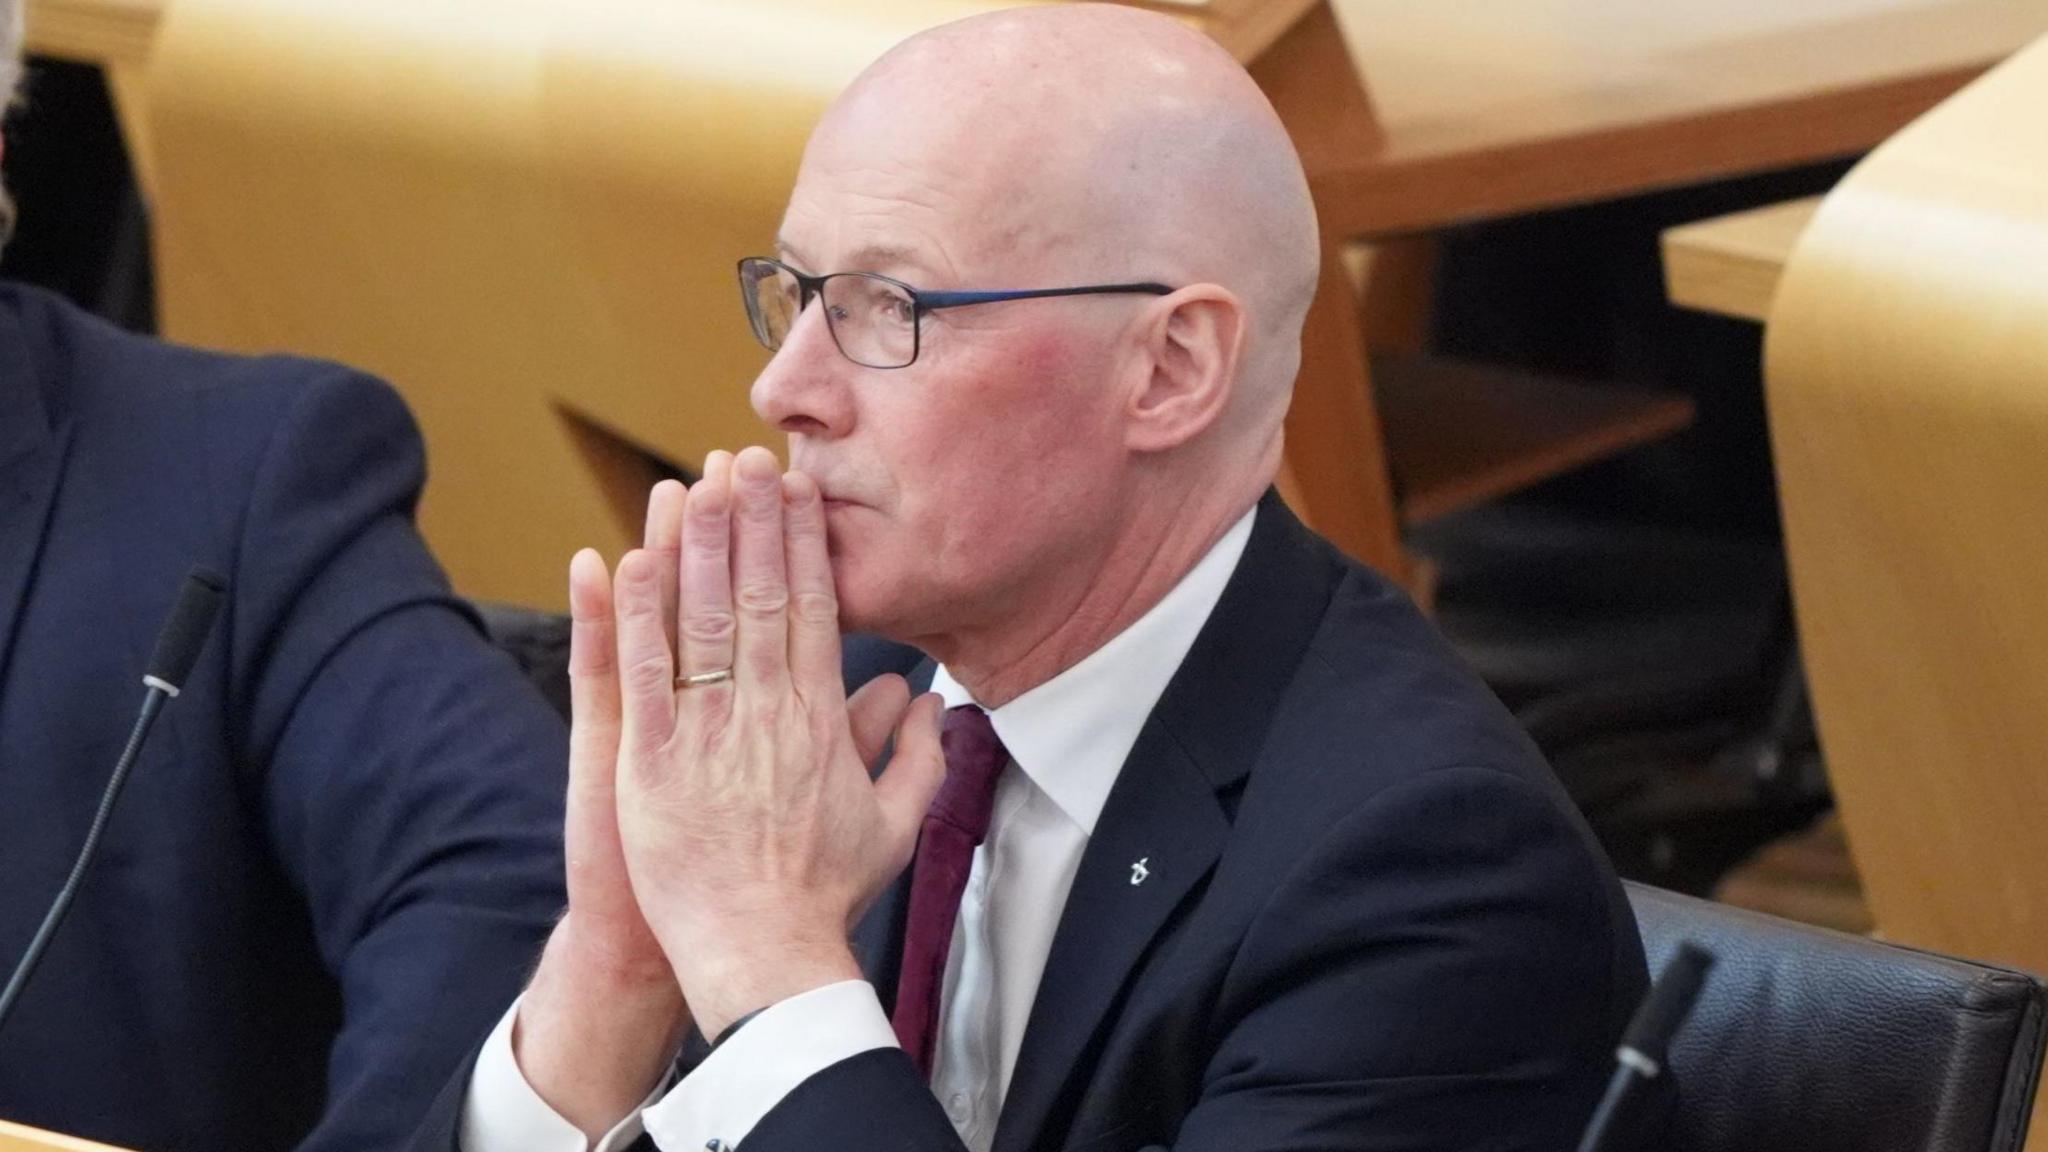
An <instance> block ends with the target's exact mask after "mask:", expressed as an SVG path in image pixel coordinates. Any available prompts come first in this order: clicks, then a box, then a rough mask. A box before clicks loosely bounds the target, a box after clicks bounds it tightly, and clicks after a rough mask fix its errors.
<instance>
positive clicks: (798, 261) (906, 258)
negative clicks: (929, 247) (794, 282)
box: [775, 236, 925, 275]
mask: <svg viewBox="0 0 2048 1152" xmlns="http://www.w3.org/2000/svg"><path fill="white" fill-rule="evenodd" d="M775 250H776V252H777V253H778V254H779V255H781V256H783V257H785V258H787V260H788V261H789V263H791V264H795V265H801V266H803V267H805V268H808V269H809V270H810V272H811V274H812V275H824V274H825V272H827V271H831V272H882V271H885V270H888V269H891V268H904V267H909V268H914V269H919V270H923V269H924V268H925V264H924V262H923V261H922V260H920V259H918V256H917V254H916V253H915V252H912V251H911V250H910V249H908V248H903V247H899V246H897V245H893V244H870V245H868V246H867V247H865V248H861V249H859V250H857V251H856V252H854V254H853V255H852V257H851V258H850V259H849V260H848V262H847V264H846V266H845V267H843V268H832V269H821V268H818V267H817V266H816V265H814V264H813V263H812V262H811V261H809V260H807V259H805V258H804V256H803V254H802V253H800V252H798V251H797V250H796V246H795V245H793V244H791V243H790V242H789V241H787V240H785V239H783V238H782V237H780V236H777V237H776V238H775Z"/></svg>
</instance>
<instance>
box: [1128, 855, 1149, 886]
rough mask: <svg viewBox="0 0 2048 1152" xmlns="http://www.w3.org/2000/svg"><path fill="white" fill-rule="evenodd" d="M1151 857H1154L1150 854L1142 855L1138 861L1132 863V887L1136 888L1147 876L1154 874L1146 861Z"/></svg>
mask: <svg viewBox="0 0 2048 1152" xmlns="http://www.w3.org/2000/svg"><path fill="white" fill-rule="evenodd" d="M1150 859H1152V858H1151V857H1150V856H1144V857H1140V858H1139V860H1138V862H1137V863H1135V864H1133V865H1131V887H1133V888H1136V887H1137V886H1138V885H1140V884H1143V883H1144V882H1145V877H1147V876H1150V875H1151V874H1152V870H1151V869H1149V868H1147V867H1145V862H1146V861H1147V860H1150Z"/></svg>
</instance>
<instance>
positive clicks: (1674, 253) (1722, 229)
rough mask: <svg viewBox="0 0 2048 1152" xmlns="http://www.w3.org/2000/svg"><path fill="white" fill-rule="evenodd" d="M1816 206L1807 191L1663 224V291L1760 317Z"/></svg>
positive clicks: (1676, 299) (1682, 302) (1706, 306)
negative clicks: (1723, 213)
mask: <svg viewBox="0 0 2048 1152" xmlns="http://www.w3.org/2000/svg"><path fill="white" fill-rule="evenodd" d="M1819 209H1820V197H1818V196H1812V197H1808V198H1806V199H1804V200H1788V201H1786V202H1785V203H1783V204H1771V205H1768V206H1766V207H1763V208H1753V209H1751V210H1749V211H1747V212H1735V213H1731V214H1729V215H1727V216H1716V217H1714V218H1713V219H1711V220H1700V221H1697V222H1695V223H1692V224H1681V225H1679V226H1678V227H1676V228H1667V229H1665V231H1664V235H1663V238H1662V246H1663V252H1664V291H1665V295H1666V296H1668V297H1669V298H1670V300H1671V302H1672V303H1673V304H1676V305H1678V306H1679V307H1681V308H1693V309H1697V310H1699V311H1701V312H1713V313H1717V314H1719V315H1722V316H1732V317H1734V318H1736V319H1738V320H1754V321H1756V322H1757V323H1759V324H1761V323H1763V322H1764V320H1765V319H1766V318H1767V317H1769V316H1770V314H1771V301H1772V299H1773V298H1774V297H1775V296H1776V295H1777V292H1778V278H1779V277H1780V276H1783V275H1784V274H1785V261H1786V260H1788V259H1789V258H1790V257H1791V255H1792V247H1793V245H1795V244H1797V243H1798V242H1799V236H1800V234H1801V233H1803V232H1805V231H1806V227H1807V225H1809V224H1811V223H1812V222H1813V214H1814V213H1815V212H1816V211H1818V210H1819Z"/></svg>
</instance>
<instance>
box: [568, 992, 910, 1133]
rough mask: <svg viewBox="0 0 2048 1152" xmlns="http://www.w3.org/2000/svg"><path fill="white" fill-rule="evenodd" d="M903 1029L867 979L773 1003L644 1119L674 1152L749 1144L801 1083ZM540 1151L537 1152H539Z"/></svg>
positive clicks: (892, 1040) (892, 1039) (890, 1041)
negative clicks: (714, 1143) (897, 1027)
mask: <svg viewBox="0 0 2048 1152" xmlns="http://www.w3.org/2000/svg"><path fill="white" fill-rule="evenodd" d="M894 1047H896V1031H895V1029H893V1028H891V1027H890V1026H889V1017H888V1016H887V1015H885V1014H884V1013H883V1012H882V1002H881V1001H880V1000H878V999H876V997H875V989H874V986H873V985H870V984H869V983H867V982H866V981H864V980H844V981H841V982H840V983H837V984H827V985H825V986H824V987H823V988H813V989H812V990H810V991H809V992H805V993H803V994H801V995H798V996H792V997H790V998H789V999H787V1000H783V1001H780V1002H778V1003H776V1004H773V1005H770V1006H769V1007H768V1008H766V1009H765V1010H763V1011H762V1012H761V1014H760V1015H758V1016H755V1017H754V1018H753V1019H752V1020H749V1021H747V1026H746V1027H745V1028H742V1029H740V1030H739V1031H737V1032H735V1033H733V1034H732V1035H731V1036H730V1037H728V1038H727V1039H726V1041H725V1043H723V1044H720V1045H719V1046H718V1050H717V1051H716V1052H713V1053H712V1054H711V1055H709V1056H706V1057H705V1058H704V1062H703V1063H701V1064H699V1065H697V1067H696V1069H695V1070H694V1071H692V1072H691V1073H690V1074H689V1075H688V1076H685V1077H683V1078H682V1080H681V1081H680V1082H678V1083H677V1084H676V1086H675V1087H674V1088H672V1089H670V1090H669V1094H668V1095H667V1096H665V1097H663V1098H662V1100H661V1102H660V1103H658V1104H655V1105H654V1106H652V1107H650V1108H648V1109H647V1110H646V1113H645V1115H644V1117H643V1118H644V1120H645V1121H646V1124H647V1134H648V1135H650V1136H652V1137H654V1142H655V1144H656V1145H658V1146H659V1147H661V1148H663V1149H665V1150H670V1152H697V1150H698V1149H701V1148H704V1147H706V1146H707V1145H709V1144H710V1143H711V1141H713V1140H716V1141H718V1142H719V1145H718V1146H721V1147H727V1148H730V1147H732V1146H733V1145H735V1144H738V1143H739V1142H740V1141H742V1140H744V1139H746V1137H747V1134H748V1133H749V1132H752V1131H753V1130H754V1125H756V1124H759V1123H760V1122H761V1117H763V1116H766V1115H767V1114H768V1113H769V1111H770V1110H772V1109H773V1108H774V1107H775V1106H776V1105H777V1104H780V1103H781V1102H782V1098H783V1097H784V1096H787V1095H789V1094H790V1093H791V1092H793V1091H795V1090H796V1087H797V1085H799V1084H802V1083H803V1082H804V1081H806V1080H808V1079H810V1078H811V1077H813V1076H816V1075H817V1074H818V1073H820V1072H823V1071H824V1070H825V1069H827V1068H830V1067H831V1066H832V1065H834V1064H837V1063H839V1062H840V1061H841V1060H846V1059H849V1058H851V1057H854V1056H858V1055H860V1054H861V1053H863V1052H869V1051H873V1050H874V1049H876V1048H894ZM536 1152H538V1150H536Z"/></svg>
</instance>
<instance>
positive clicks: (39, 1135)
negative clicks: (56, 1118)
mask: <svg viewBox="0 0 2048 1152" xmlns="http://www.w3.org/2000/svg"><path fill="white" fill-rule="evenodd" d="M0 1152H121V1149H119V1148H115V1147H112V1146H111V1145H107V1144H95V1143H93V1142H92V1141H90V1140H80V1139H78V1138H77V1137H74V1136H59V1135H58V1134H56V1133H55V1132H44V1131H42V1130H41V1129H39V1128H30V1127H27V1126H26V1125H22V1124H10V1123H8V1122H7V1121H5V1120H0Z"/></svg>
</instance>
